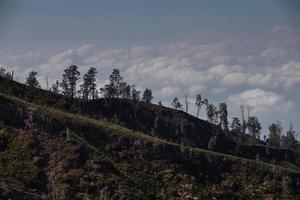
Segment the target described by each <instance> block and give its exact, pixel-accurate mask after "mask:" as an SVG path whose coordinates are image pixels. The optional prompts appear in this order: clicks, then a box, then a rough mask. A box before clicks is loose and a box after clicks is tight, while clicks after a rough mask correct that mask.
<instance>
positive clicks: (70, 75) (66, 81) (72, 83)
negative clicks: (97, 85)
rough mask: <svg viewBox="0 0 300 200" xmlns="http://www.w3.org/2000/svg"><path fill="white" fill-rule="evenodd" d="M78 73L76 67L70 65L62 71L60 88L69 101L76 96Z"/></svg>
mask: <svg viewBox="0 0 300 200" xmlns="http://www.w3.org/2000/svg"><path fill="white" fill-rule="evenodd" d="M79 76H80V72H79V71H78V67H77V66H76V65H71V66H69V67H68V68H67V69H65V70H64V74H63V79H62V82H61V87H62V90H63V94H64V95H65V96H67V97H68V98H70V99H74V98H75V94H76V84H77V81H78V80H79Z"/></svg>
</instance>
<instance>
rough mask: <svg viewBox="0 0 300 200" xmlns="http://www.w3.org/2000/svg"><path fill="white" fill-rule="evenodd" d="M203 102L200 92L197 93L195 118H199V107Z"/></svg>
mask: <svg viewBox="0 0 300 200" xmlns="http://www.w3.org/2000/svg"><path fill="white" fill-rule="evenodd" d="M204 104H205V102H204V100H202V96H201V94H197V96H196V106H197V108H198V110H197V118H199V113H200V110H201V107H202V106H203V105H204Z"/></svg>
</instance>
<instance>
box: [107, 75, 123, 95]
mask: <svg viewBox="0 0 300 200" xmlns="http://www.w3.org/2000/svg"><path fill="white" fill-rule="evenodd" d="M109 81H110V83H111V86H112V87H113V88H112V89H113V91H114V92H113V93H114V94H115V96H116V97H117V98H119V96H120V94H121V90H120V89H121V87H120V86H121V83H122V81H123V77H122V76H121V75H120V70H119V69H113V71H112V73H111V75H110V76H109Z"/></svg>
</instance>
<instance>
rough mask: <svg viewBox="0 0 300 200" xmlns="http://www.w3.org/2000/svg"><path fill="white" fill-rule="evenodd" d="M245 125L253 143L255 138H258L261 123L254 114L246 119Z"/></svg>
mask: <svg viewBox="0 0 300 200" xmlns="http://www.w3.org/2000/svg"><path fill="white" fill-rule="evenodd" d="M247 127H248V130H249V133H250V135H251V136H252V144H255V141H256V138H257V139H260V131H261V125H260V123H259V121H258V118H257V117H256V116H251V117H249V119H248V122H247Z"/></svg>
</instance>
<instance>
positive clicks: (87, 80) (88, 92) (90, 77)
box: [80, 67, 97, 101]
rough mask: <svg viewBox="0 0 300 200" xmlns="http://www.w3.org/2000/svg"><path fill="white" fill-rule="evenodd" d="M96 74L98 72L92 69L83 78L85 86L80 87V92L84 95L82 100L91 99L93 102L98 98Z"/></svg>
mask: <svg viewBox="0 0 300 200" xmlns="http://www.w3.org/2000/svg"><path fill="white" fill-rule="evenodd" d="M96 74H97V70H96V68H94V67H91V68H90V69H89V70H88V72H87V73H86V74H85V75H84V76H83V84H82V85H80V92H81V94H82V98H83V99H84V100H85V101H88V100H89V97H91V98H92V100H94V99H95V96H96V87H97V85H96Z"/></svg>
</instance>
